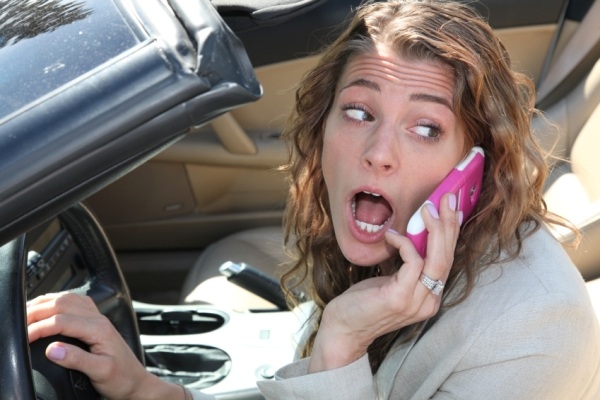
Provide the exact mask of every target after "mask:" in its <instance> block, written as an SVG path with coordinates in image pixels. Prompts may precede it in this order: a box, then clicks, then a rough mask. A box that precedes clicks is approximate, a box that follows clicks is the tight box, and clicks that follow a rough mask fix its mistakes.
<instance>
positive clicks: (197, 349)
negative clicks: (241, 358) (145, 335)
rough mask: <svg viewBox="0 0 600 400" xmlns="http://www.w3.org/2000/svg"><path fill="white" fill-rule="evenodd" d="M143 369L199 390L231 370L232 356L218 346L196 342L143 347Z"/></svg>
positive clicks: (169, 380) (215, 381)
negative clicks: (193, 343) (195, 343)
mask: <svg viewBox="0 0 600 400" xmlns="http://www.w3.org/2000/svg"><path fill="white" fill-rule="evenodd" d="M144 356H145V359H146V370H148V371H149V372H151V373H153V374H154V375H156V376H158V377H159V378H160V379H162V380H165V381H168V382H173V383H177V384H180V385H190V384H193V385H194V388H196V389H202V388H206V387H209V386H212V385H214V384H216V383H217V382H219V381H221V380H222V379H223V378H225V377H226V376H227V375H228V374H229V371H230V370H231V358H230V357H229V355H228V354H227V353H225V352H224V351H223V350H221V349H217V348H215V347H209V346H199V345H166V344H162V345H153V346H144Z"/></svg>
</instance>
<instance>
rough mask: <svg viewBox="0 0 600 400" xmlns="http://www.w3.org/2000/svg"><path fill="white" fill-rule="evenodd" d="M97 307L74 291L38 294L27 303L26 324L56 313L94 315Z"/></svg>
mask: <svg viewBox="0 0 600 400" xmlns="http://www.w3.org/2000/svg"><path fill="white" fill-rule="evenodd" d="M97 313H98V308H97V307H96V305H95V304H94V302H93V300H92V299H91V298H89V297H87V296H81V295H78V294H74V293H54V294H51V295H44V296H40V297H38V298H36V299H34V300H32V301H30V302H28V304H27V324H28V325H30V324H32V323H34V322H37V321H41V320H43V319H47V318H50V317H52V316H53V315H57V314H74V315H80V316H86V315H94V314H97Z"/></svg>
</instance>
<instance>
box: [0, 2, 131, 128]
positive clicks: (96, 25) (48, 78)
mask: <svg viewBox="0 0 600 400" xmlns="http://www.w3.org/2000/svg"><path fill="white" fill-rule="evenodd" d="M137 43H138V39H137V38H136V36H135V35H134V33H133V32H132V31H131V29H130V28H129V26H128V24H127V23H126V21H125V20H124V19H123V17H122V16H121V14H120V13H119V10H118V9H117V7H116V6H115V5H114V4H113V3H112V2H111V1H106V0H88V1H85V2H83V1H73V0H46V1H10V2H1V3H0V63H1V65H2V74H0V85H1V86H2V88H3V91H2V93H0V119H2V118H3V117H5V116H7V115H8V114H10V113H12V112H14V111H16V110H18V109H19V108H21V107H23V106H24V105H26V104H28V103H31V102H33V101H34V100H36V99H38V98H40V97H42V96H44V95H47V94H48V93H50V92H52V91H53V90H55V89H57V88H59V87H61V86H63V85H64V84H66V83H68V82H70V81H72V80H74V79H76V78H77V77H79V76H81V75H83V74H85V73H86V72H88V71H90V70H92V69H94V68H95V67H97V66H99V65H101V64H103V63H104V62H106V61H108V60H110V59H111V58H113V57H115V56H117V55H119V54H121V53H122V52H123V51H124V50H127V49H129V48H131V47H133V46H135V45H136V44H137ZM82 49H84V51H82ZM31 53H34V54H36V57H34V58H32V57H23V56H22V55H23V54H31Z"/></svg>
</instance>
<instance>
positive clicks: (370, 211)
mask: <svg viewBox="0 0 600 400" xmlns="http://www.w3.org/2000/svg"><path fill="white" fill-rule="evenodd" d="M355 201H356V219H357V220H359V221H363V222H366V223H368V224H372V225H381V224H383V223H384V222H385V221H387V219H388V218H389V217H390V216H391V215H392V210H391V208H390V205H389V203H388V202H387V201H386V200H385V199H384V198H383V197H381V196H371V195H370V194H366V193H359V194H357V195H356V198H355Z"/></svg>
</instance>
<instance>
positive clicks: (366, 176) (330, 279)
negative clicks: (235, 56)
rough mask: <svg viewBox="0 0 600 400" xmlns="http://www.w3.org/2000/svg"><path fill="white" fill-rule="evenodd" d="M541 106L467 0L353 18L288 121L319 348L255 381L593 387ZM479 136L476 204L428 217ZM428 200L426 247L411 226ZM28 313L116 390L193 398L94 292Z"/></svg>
mask: <svg viewBox="0 0 600 400" xmlns="http://www.w3.org/2000/svg"><path fill="white" fill-rule="evenodd" d="M533 112H534V110H533V88H532V85H531V82H530V81H529V80H528V79H527V78H526V77H524V76H523V75H521V74H518V73H515V72H513V71H512V70H511V68H510V61H509V57H508V54H507V53H506V51H505V49H504V48H503V46H502V45H501V44H500V43H499V41H498V40H497V38H496V37H495V36H494V34H493V33H492V31H491V29H490V28H489V26H488V25H487V24H486V23H485V22H483V21H482V20H481V19H480V18H479V17H477V15H476V14H475V13H474V12H473V11H472V10H471V9H470V8H468V7H466V6H464V5H460V4H458V3H446V2H433V1H405V2H389V3H374V4H369V5H365V6H364V7H361V8H360V9H359V10H358V11H357V13H356V16H355V18H354V19H353V21H352V22H351V23H350V26H349V27H348V28H347V29H346V31H345V32H344V33H343V34H342V35H341V36H340V38H339V39H338V40H337V41H336V42H335V43H333V45H332V46H330V47H329V48H328V49H327V50H326V51H325V53H324V55H323V57H322V59H321V61H320V62H319V64H318V65H317V67H316V68H315V69H314V70H313V71H311V72H310V73H309V74H308V75H307V76H306V78H305V80H304V81H303V82H302V84H301V86H300V88H299V90H298V93H297V105H296V110H295V113H294V114H293V115H292V118H291V120H290V126H289V128H288V130H287V132H286V135H287V138H288V139H289V140H290V143H292V159H291V163H290V172H291V177H292V190H291V192H290V198H289V201H288V208H287V214H286V229H287V231H286V232H287V233H286V238H288V239H289V238H290V237H292V236H293V237H294V243H295V246H296V250H297V251H296V253H297V256H298V258H297V262H296V263H295V265H294V266H293V268H292V270H291V271H290V272H289V273H288V274H287V276H286V277H284V284H285V285H286V286H287V287H288V288H290V289H291V288H293V287H294V286H295V285H298V284H306V283H308V286H309V287H310V288H311V292H312V298H313V299H314V301H315V319H314V320H315V324H316V326H315V328H316V329H314V331H313V333H312V335H311V336H310V337H309V338H308V339H307V341H306V344H305V345H304V349H303V354H304V356H305V358H303V359H302V360H299V361H297V362H295V363H293V364H291V365H288V366H286V367H284V368H282V369H281V370H280V371H279V372H278V374H277V379H276V380H274V381H263V382H259V388H260V389H261V391H262V392H263V394H264V395H265V397H266V398H268V399H292V398H306V399H308V398H310V399H313V398H314V399H330V398H331V399H375V398H382V399H386V398H389V399H404V398H406V399H408V398H411V399H426V398H436V399H446V398H447V399H450V398H452V399H481V398H486V399H495V398H502V399H506V398H510V399H537V398H539V399H566V398H568V399H595V398H597V396H598V393H599V390H600V365H599V364H600V345H599V343H600V341H599V340H600V333H599V329H598V324H597V321H596V318H595V316H594V313H593V311H592V307H591V304H590V301H589V298H588V297H587V293H586V291H585V287H584V283H583V281H582V279H581V276H580V275H579V274H578V272H577V270H576V269H575V268H574V266H573V265H572V264H571V263H570V261H569V259H568V257H567V256H566V255H565V253H564V252H563V250H562V248H561V245H560V244H559V243H558V242H556V241H555V240H554V239H553V237H552V236H551V235H550V234H549V232H548V230H547V228H546V225H547V224H562V225H564V223H562V221H561V220H560V219H558V218H556V217H553V216H552V215H551V214H549V213H548V212H547V211H546V209H545V205H544V202H543V200H542V197H541V190H542V185H543V182H544V179H545V177H546V173H547V170H546V166H545V164H544V161H543V157H542V155H541V152H540V150H539V148H538V147H537V145H536V142H535V140H534V138H533V137H532V134H531V131H530V122H531V117H532V114H533ZM474 145H478V146H481V147H482V148H483V150H484V152H485V172H484V179H483V184H482V192H481V196H480V199H479V202H478V205H477V207H476V209H475V212H474V213H473V215H472V216H470V217H468V218H466V220H465V221H463V219H465V216H464V215H463V214H462V213H461V211H458V210H457V208H456V205H457V198H456V197H455V196H454V195H451V194H447V195H445V196H444V197H443V198H442V200H441V204H440V207H439V210H438V209H436V208H435V207H431V206H426V207H421V208H420V205H421V204H423V202H424V200H425V199H426V198H427V197H428V195H429V194H430V193H431V192H432V191H433V190H434V189H435V188H436V187H437V185H438V184H439V183H440V182H441V181H442V180H443V178H444V177H445V176H446V175H447V174H448V172H449V171H450V170H451V169H452V168H453V167H454V166H455V165H456V164H457V163H458V162H459V161H460V160H461V159H462V158H463V157H464V156H465V155H466V154H467V153H468V151H469V149H470V148H471V147H472V146H474ZM419 208H420V211H419V212H420V214H421V216H422V218H423V220H424V222H425V225H426V227H427V229H428V231H429V238H428V245H427V252H426V254H425V257H424V258H423V257H421V256H420V254H419V253H418V252H417V251H416V249H415V247H414V245H413V244H412V243H411V241H410V240H409V239H408V238H407V237H406V236H404V235H403V234H404V233H405V232H406V226H407V223H408V220H409V218H410V216H411V215H412V214H413V213H414V212H415V210H418V209H419ZM461 224H462V227H461ZM459 233H460V234H459ZM304 280H306V281H307V282H304ZM440 289H443V291H441V293H440ZM57 314H58V318H53V316H54V315H57ZM28 315H29V323H30V340H35V339H37V338H38V337H41V336H47V335H49V334H54V333H58V332H60V333H63V334H66V335H71V336H76V337H78V338H80V339H82V340H84V341H86V342H88V343H89V344H90V345H91V346H90V349H91V353H93V354H90V353H85V352H83V351H82V350H80V349H77V348H72V347H69V346H67V345H60V344H56V345H51V346H50V347H49V349H48V353H47V354H48V356H49V357H50V358H51V359H53V360H55V361H56V362H57V363H59V364H61V365H64V366H67V367H71V368H76V369H79V370H81V371H83V372H84V373H87V374H88V375H89V376H90V377H91V378H92V381H93V382H94V384H95V385H96V386H97V388H98V389H99V390H100V391H102V392H103V393H104V394H105V395H106V396H107V397H110V398H130V399H133V398H138V397H140V398H166V397H167V396H171V398H183V395H184V394H185V395H187V394H188V393H184V392H185V391H182V390H181V388H177V387H175V386H172V385H169V384H167V383H164V382H161V381H159V380H158V379H157V378H154V377H152V376H151V375H149V374H148V373H146V372H145V370H144V369H143V368H142V367H141V366H140V365H139V364H137V362H135V360H134V358H133V356H132V355H131V354H130V353H129V352H128V351H125V347H126V346H125V345H124V344H123V343H122V340H120V339H119V338H118V336H117V335H116V334H115V333H114V331H113V330H111V326H110V324H109V323H107V322H106V321H105V319H103V317H101V316H99V314H98V313H97V311H96V310H95V307H93V304H91V302H89V300H87V299H82V298H78V297H76V296H47V297H44V298H41V299H38V300H35V301H34V302H33V303H32V304H31V305H30V307H29V309H28ZM81 319H85V320H86V321H92V320H94V321H97V322H96V323H94V324H92V323H89V324H87V325H88V326H94V329H93V332H92V328H85V327H82V324H78V323H77V322H78V321H81ZM98 327H101V328H98ZM86 329H89V332H86ZM115 349H117V350H115ZM126 371H127V374H125V372H126ZM177 391H179V392H177ZM193 395H194V396H195V398H197V399H200V398H203V397H202V396H203V395H201V394H199V393H193ZM150 396H156V397H150ZM175 396H179V397H175Z"/></svg>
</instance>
